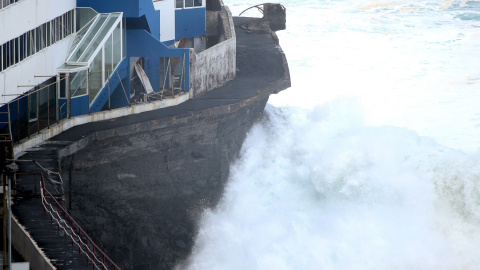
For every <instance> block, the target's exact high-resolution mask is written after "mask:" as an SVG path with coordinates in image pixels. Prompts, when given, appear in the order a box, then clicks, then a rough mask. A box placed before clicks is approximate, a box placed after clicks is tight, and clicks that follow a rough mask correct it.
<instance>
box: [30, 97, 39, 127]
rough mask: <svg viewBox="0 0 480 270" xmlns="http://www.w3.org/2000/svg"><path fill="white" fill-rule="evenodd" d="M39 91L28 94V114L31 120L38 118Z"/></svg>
mask: <svg viewBox="0 0 480 270" xmlns="http://www.w3.org/2000/svg"><path fill="white" fill-rule="evenodd" d="M37 94H38V93H37V92H35V93H33V94H30V95H28V116H29V119H30V121H35V120H37V117H38V107H37Z"/></svg>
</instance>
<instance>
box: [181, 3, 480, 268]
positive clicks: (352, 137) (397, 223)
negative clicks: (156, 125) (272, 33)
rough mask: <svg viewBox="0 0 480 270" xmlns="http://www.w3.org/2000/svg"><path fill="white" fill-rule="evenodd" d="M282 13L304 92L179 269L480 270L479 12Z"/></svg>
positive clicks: (288, 101) (326, 6)
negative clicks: (285, 20)
mask: <svg viewBox="0 0 480 270" xmlns="http://www.w3.org/2000/svg"><path fill="white" fill-rule="evenodd" d="M262 2H263V1H239V0H224V3H225V4H226V5H229V7H230V8H231V10H232V13H233V15H238V14H239V13H240V12H241V11H242V10H244V9H246V8H248V7H250V6H253V5H256V4H260V3H262ZM282 4H283V5H285V6H286V8H287V30H285V31H280V32H278V35H279V37H280V42H281V46H282V48H283V49H284V51H285V53H286V56H287V59H288V62H289V66H290V72H291V77H292V87H291V88H290V89H288V90H286V91H283V92H282V93H281V94H279V95H276V96H272V97H271V98H270V101H269V105H268V106H267V108H266V112H265V117H264V119H263V120H262V121H261V122H260V123H258V124H256V125H255V126H254V127H253V128H252V130H251V131H250V132H249V134H248V137H247V139H246V141H245V142H244V145H243V147H242V150H241V156H240V158H239V160H237V161H236V162H235V163H234V164H233V165H232V167H231V173H230V177H229V182H228V184H227V187H226V190H225V194H224V196H223V199H222V200H221V202H220V203H219V205H218V206H217V207H216V208H215V209H205V211H204V213H203V216H202V219H201V220H200V221H199V228H198V234H197V237H196V240H195V246H194V248H193V252H192V255H191V256H190V258H189V259H188V260H187V261H186V262H184V264H182V265H179V268H182V269H183V268H185V269H242V270H243V269H480V256H479V254H480V253H479V252H480V151H479V147H480V64H479V63H480V60H479V59H480V1H458V0H445V1H442V0H416V1H414V0H398V1H393V0H392V1H390V0H388V1H387V0H383V1H381V0H370V1H367V0H283V1H282ZM255 12H256V11H253V10H252V11H249V13H248V14H247V16H248V15H250V16H252V15H253V16H255V15H259V14H258V13H255Z"/></svg>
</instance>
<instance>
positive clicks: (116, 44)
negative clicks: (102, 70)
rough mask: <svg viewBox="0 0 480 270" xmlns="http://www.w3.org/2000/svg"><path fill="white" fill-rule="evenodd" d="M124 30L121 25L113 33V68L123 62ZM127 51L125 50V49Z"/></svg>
mask: <svg viewBox="0 0 480 270" xmlns="http://www.w3.org/2000/svg"><path fill="white" fill-rule="evenodd" d="M121 34H122V29H121V26H120V24H119V25H117V27H116V28H115V30H114V31H113V68H116V67H117V65H118V64H119V63H120V61H122V58H123V57H122V35H121ZM124 50H125V48H124Z"/></svg>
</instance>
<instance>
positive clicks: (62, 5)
mask: <svg viewBox="0 0 480 270" xmlns="http://www.w3.org/2000/svg"><path fill="white" fill-rule="evenodd" d="M74 8H75V0H23V1H20V2H18V3H15V4H12V5H9V6H7V7H6V8H4V9H0V44H3V43H5V42H7V41H9V40H11V39H13V38H16V37H18V36H20V35H22V34H23V33H25V32H27V31H30V30H32V29H34V28H36V27H37V26H39V25H41V24H43V23H46V22H48V21H50V20H52V19H54V18H55V17H58V16H60V15H62V14H64V13H65V12H67V11H69V10H72V9H74ZM12 26H15V27H12Z"/></svg>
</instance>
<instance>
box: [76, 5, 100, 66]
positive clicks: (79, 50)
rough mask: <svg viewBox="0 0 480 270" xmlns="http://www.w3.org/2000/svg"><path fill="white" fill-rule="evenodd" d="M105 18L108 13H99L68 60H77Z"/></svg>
mask: <svg viewBox="0 0 480 270" xmlns="http://www.w3.org/2000/svg"><path fill="white" fill-rule="evenodd" d="M107 18H108V14H100V17H99V18H98V19H97V20H96V21H95V22H94V24H93V25H92V28H91V29H90V32H88V33H87V34H86V36H85V37H84V39H83V40H82V42H81V45H80V46H79V47H78V48H77V49H76V51H75V52H74V53H73V55H72V56H71V58H70V59H69V60H68V61H69V62H78V59H79V58H80V56H81V55H82V54H83V53H84V52H85V50H86V49H87V47H88V45H89V44H90V43H91V42H92V40H93V38H94V37H95V34H96V33H97V32H98V31H99V30H100V28H101V27H102V25H103V23H104V22H105V21H106V20H107ZM92 53H93V52H92Z"/></svg>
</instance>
